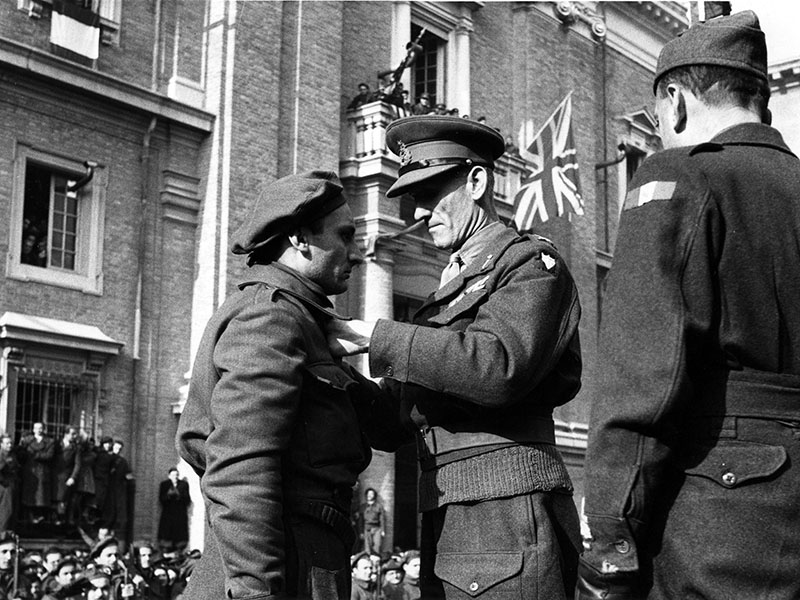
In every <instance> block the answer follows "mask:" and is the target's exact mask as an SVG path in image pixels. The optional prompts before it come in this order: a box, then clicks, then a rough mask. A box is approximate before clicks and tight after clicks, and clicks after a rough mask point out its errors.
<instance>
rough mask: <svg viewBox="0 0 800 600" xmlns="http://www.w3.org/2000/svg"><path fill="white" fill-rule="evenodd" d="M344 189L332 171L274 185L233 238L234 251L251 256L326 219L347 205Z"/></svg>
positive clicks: (302, 175) (290, 178)
mask: <svg viewBox="0 0 800 600" xmlns="http://www.w3.org/2000/svg"><path fill="white" fill-rule="evenodd" d="M343 189H344V188H343V187H342V183H341V181H339V176H338V175H336V173H334V172H332V171H307V172H305V173H298V174H295V175H289V176H287V177H283V178H281V179H278V180H276V181H274V182H272V183H270V184H269V185H267V186H266V187H264V189H263V190H262V191H261V193H260V194H259V196H258V198H257V200H256V203H255V205H254V206H253V209H252V210H251V211H250V214H249V215H248V217H247V219H245V221H244V223H243V224H242V226H241V227H240V228H239V229H238V231H236V233H235V234H234V235H233V246H232V248H231V251H232V252H233V253H234V254H250V253H251V252H253V251H255V250H258V249H259V248H262V247H263V246H266V245H267V244H269V243H270V242H271V241H272V240H274V239H275V238H277V237H278V236H280V235H282V234H286V233H290V232H291V231H292V230H293V229H295V228H296V227H298V226H300V225H306V224H308V223H311V222H313V221H315V220H317V219H319V218H321V217H324V216H325V215H327V214H328V213H331V212H333V211H334V210H336V209H337V208H339V207H340V206H342V205H343V204H345V197H344V196H343V195H342V190H343Z"/></svg>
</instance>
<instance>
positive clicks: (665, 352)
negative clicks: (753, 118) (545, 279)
mask: <svg viewBox="0 0 800 600" xmlns="http://www.w3.org/2000/svg"><path fill="white" fill-rule="evenodd" d="M600 347H601V350H602V351H601V353H600V366H599V369H598V372H599V373H601V378H602V380H601V385H600V386H599V391H598V397H597V399H596V400H595V403H594V405H593V408H592V426H591V428H590V434H589V449H588V459H587V464H586V473H587V499H586V514H587V517H588V520H589V527H590V529H591V532H592V538H593V539H592V540H591V549H590V550H589V551H587V552H585V553H584V557H583V560H584V561H585V562H586V563H588V564H589V565H591V567H593V568H594V569H596V570H597V571H598V572H600V573H605V574H607V576H609V577H620V576H624V575H631V576H634V577H639V578H640V580H641V583H642V584H643V586H644V591H643V593H642V595H643V596H644V595H647V593H648V592H647V590H648V589H649V588H650V586H651V582H650V581H649V580H650V579H651V578H652V580H653V581H652V589H649V595H648V596H647V597H649V598H689V597H693V598H694V597H697V598H700V597H703V598H756V597H758V598H766V597H769V598H798V597H800V579H798V577H797V574H798V573H800V536H798V535H797V533H798V531H800V513H798V511H797V507H798V506H800V477H799V476H798V471H797V469H798V464H799V462H800V447H799V445H800V161H798V159H797V157H796V156H794V155H793V154H792V153H791V152H790V151H789V149H788V148H787V147H786V145H785V144H784V142H783V140H782V138H781V136H780V134H779V133H778V132H777V131H776V130H775V129H772V128H771V127H768V126H766V125H762V124H757V123H747V124H740V125H736V126H734V127H731V128H729V129H726V130H724V131H722V132H721V133H719V134H718V135H717V136H716V137H715V138H714V139H712V140H711V141H710V142H708V143H704V144H700V145H698V146H696V147H693V148H688V147H687V148H675V149H670V150H667V151H664V152H660V153H658V154H656V155H654V156H652V157H650V158H648V159H647V160H646V161H645V162H644V163H643V164H642V166H641V168H640V169H639V170H638V171H637V173H636V176H635V177H634V179H633V181H632V182H631V184H630V191H629V193H628V197H627V200H626V203H625V210H624V212H623V216H622V220H621V224H620V232H619V238H618V242H617V247H616V251H615V256H614V265H613V267H612V269H611V274H610V277H609V280H608V291H607V296H606V299H605V302H604V308H603V325H602V330H601V337H600ZM768 591H769V592H768Z"/></svg>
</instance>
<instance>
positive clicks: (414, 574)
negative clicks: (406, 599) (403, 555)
mask: <svg viewBox="0 0 800 600" xmlns="http://www.w3.org/2000/svg"><path fill="white" fill-rule="evenodd" d="M403 570H404V571H405V572H406V577H408V578H409V579H417V578H419V559H418V558H412V559H411V560H409V561H408V562H407V563H406V564H404V565H403Z"/></svg>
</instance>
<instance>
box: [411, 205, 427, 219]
mask: <svg viewBox="0 0 800 600" xmlns="http://www.w3.org/2000/svg"><path fill="white" fill-rule="evenodd" d="M430 216H431V211H430V209H428V208H425V207H424V206H420V205H417V206H416V208H415V209H414V220H415V221H422V220H425V219H427V218H428V217H430Z"/></svg>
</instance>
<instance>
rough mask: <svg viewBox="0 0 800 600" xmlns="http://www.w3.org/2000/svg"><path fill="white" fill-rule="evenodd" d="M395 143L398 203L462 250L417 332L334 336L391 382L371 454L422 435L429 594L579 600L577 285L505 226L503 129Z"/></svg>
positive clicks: (412, 132)
mask: <svg viewBox="0 0 800 600" xmlns="http://www.w3.org/2000/svg"><path fill="white" fill-rule="evenodd" d="M386 139H387V143H388V146H389V148H390V149H391V150H392V152H394V153H395V154H397V155H399V156H400V160H401V163H400V171H399V175H400V176H399V178H398V179H397V181H395V183H394V185H392V187H391V188H390V189H389V191H388V193H387V196H389V197H398V196H401V195H403V194H409V195H410V196H411V197H412V198H413V200H414V202H415V204H416V210H415V218H416V219H417V220H420V221H424V222H425V224H426V225H427V228H428V232H429V233H430V235H431V237H432V238H433V243H434V245H435V246H436V247H438V248H441V249H447V250H449V251H450V252H451V253H452V254H451V257H450V261H449V263H448V265H447V267H446V268H445V270H444V272H443V273H442V278H441V281H440V285H439V288H438V289H437V290H436V291H434V292H433V293H432V294H431V295H430V296H429V297H428V299H427V300H426V301H425V303H424V304H423V305H422V307H421V308H420V309H419V310H418V311H417V313H416V315H415V317H414V320H413V323H399V322H394V321H391V320H378V321H377V323H372V322H365V321H350V322H338V321H337V322H332V323H331V324H330V325H335V326H338V329H337V330H333V329H331V331H330V333H331V336H330V338H331V345H332V348H334V349H336V351H337V352H340V353H342V352H358V351H367V350H368V352H369V368H370V372H371V375H373V376H375V377H383V378H384V379H383V382H384V385H385V389H386V391H387V392H388V394H389V395H390V400H388V401H385V400H383V401H382V400H376V401H375V406H374V410H375V411H376V413H378V412H380V411H383V412H384V413H385V414H384V416H383V417H382V418H381V419H376V421H377V422H379V423H384V424H385V426H386V430H385V431H384V432H383V434H382V435H381V436H380V437H379V438H378V439H372V438H371V441H372V443H373V446H375V447H377V448H380V449H382V450H394V449H395V448H397V446H398V445H399V444H401V443H403V442H404V441H406V440H408V439H410V438H411V436H416V439H417V447H418V450H419V452H418V454H419V460H420V468H421V476H420V481H419V506H420V510H421V511H422V512H423V516H422V542H421V546H422V547H421V551H422V573H421V591H422V597H423V598H441V597H446V598H448V599H458V598H464V599H466V598H481V599H486V600H491V599H495V598H528V599H530V598H542V599H547V600H553V599H558V598H566V597H568V596H571V595H572V593H573V590H574V583H575V577H576V570H577V557H578V549H579V547H580V536H579V527H578V518H577V512H576V510H575V505H574V503H573V500H572V483H571V481H570V478H569V475H568V473H567V470H566V468H565V466H564V463H563V461H562V458H561V456H560V455H559V453H558V451H557V450H556V447H555V445H554V431H553V419H552V412H553V408H554V407H556V406H559V405H562V404H564V403H566V402H568V401H569V400H571V399H572V398H573V397H574V396H575V394H576V393H577V391H578V388H579V387H580V374H581V358H580V348H579V342H578V321H579V318H580V306H579V303H578V294H577V291H576V288H575V284H574V282H573V280H572V277H571V275H570V273H569V271H568V269H567V266H566V264H565V263H564V261H563V259H562V258H561V256H560V254H559V253H558V251H557V250H556V249H555V247H553V245H552V244H551V243H549V242H547V241H545V240H543V239H541V238H538V237H536V236H530V235H520V234H518V233H517V232H516V231H515V230H513V229H511V228H510V227H507V226H506V225H504V224H503V223H502V222H501V221H500V220H499V219H498V216H497V212H496V210H495V206H494V201H493V187H494V185H493V173H494V161H495V160H497V159H498V158H499V157H500V156H501V155H502V154H503V151H504V142H503V138H502V136H501V135H500V134H498V133H497V132H496V131H495V130H494V129H492V128H490V127H487V126H486V125H482V124H480V123H477V122H475V121H469V120H466V119H460V118H457V117H449V116H435V115H428V116H415V117H409V118H406V119H400V120H397V121H394V122H393V123H391V124H390V125H389V127H388V128H387V131H386ZM398 420H399V421H400V422H401V423H403V424H404V428H402V429H401V428H400V427H399V426H397V425H395V423H396V422H397V421H398Z"/></svg>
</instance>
